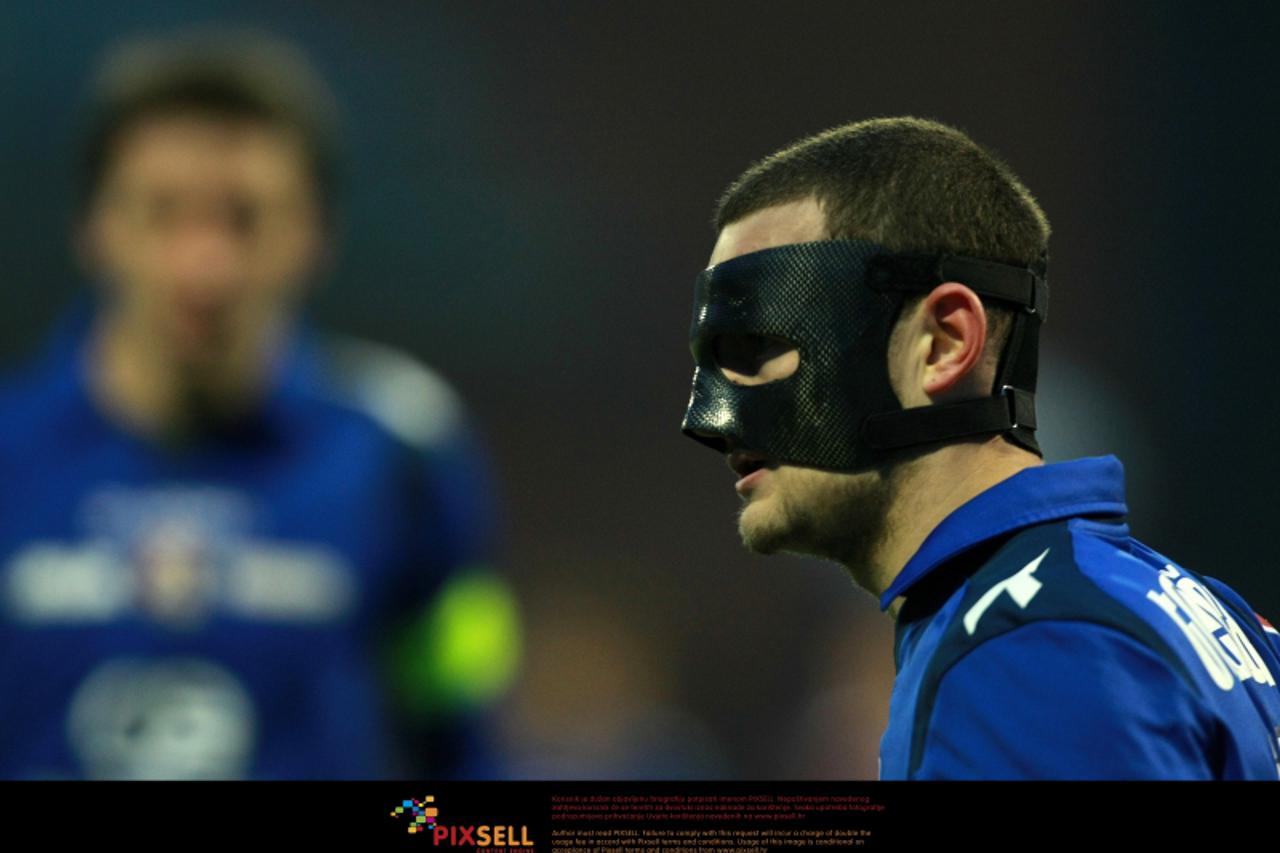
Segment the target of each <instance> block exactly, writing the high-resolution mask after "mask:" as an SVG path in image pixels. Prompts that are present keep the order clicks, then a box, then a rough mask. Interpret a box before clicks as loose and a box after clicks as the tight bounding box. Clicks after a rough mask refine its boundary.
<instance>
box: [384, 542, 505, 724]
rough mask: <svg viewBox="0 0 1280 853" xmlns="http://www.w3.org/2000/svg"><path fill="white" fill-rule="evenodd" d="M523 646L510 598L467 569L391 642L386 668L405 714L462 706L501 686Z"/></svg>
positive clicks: (485, 574) (482, 572) (479, 570)
mask: <svg viewBox="0 0 1280 853" xmlns="http://www.w3.org/2000/svg"><path fill="white" fill-rule="evenodd" d="M521 645H522V644H521V637H520V617H519V612H518V608H517V606H516V599H515V595H514V594H513V592H512V591H511V589H510V588H509V587H508V586H507V584H506V583H504V582H503V581H502V580H501V579H500V578H498V577H497V576H496V575H494V574H493V573H492V572H491V571H489V570H488V569H486V568H485V567H482V566H473V567H470V568H467V569H465V570H463V571H462V572H460V573H458V574H457V575H456V576H454V577H453V578H451V579H450V580H449V581H448V582H447V583H446V584H445V585H444V587H442V588H441V590H440V593H439V594H438V595H437V596H436V599H435V601H433V602H432V604H431V605H430V606H429V607H428V608H427V609H426V610H425V611H424V612H423V613H422V615H421V616H420V617H418V618H417V619H416V620H414V621H413V622H411V623H410V624H409V625H408V626H407V627H406V628H405V630H404V631H403V633H402V634H401V635H400V636H399V637H398V638H397V639H396V641H395V643H394V646H393V650H392V660H391V672H392V675H393V678H394V680H395V683H396V684H397V686H398V687H399V688H400V689H399V693H400V696H401V698H402V701H403V702H404V703H405V706H406V710H407V711H408V712H409V713H411V714H414V715H419V714H422V715H426V714H440V713H453V712H459V711H466V710H469V709H472V708H475V707H478V706H481V705H484V704H486V703H487V702H490V701H492V700H493V699H495V698H497V697H498V696H499V695H500V694H501V693H502V692H503V691H504V690H505V689H506V688H507V686H508V685H509V684H510V683H511V680H512V678H513V676H514V675H515V672H516V667H517V666H518V665H519V662H520V653H521Z"/></svg>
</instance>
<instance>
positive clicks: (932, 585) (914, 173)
mask: <svg viewBox="0 0 1280 853" xmlns="http://www.w3.org/2000/svg"><path fill="white" fill-rule="evenodd" d="M716 227H717V230H718V239H717V241H716V244H715V247H714V249H713V251H712V254H711V260H710V265H709V266H708V268H707V270H706V271H705V272H704V273H702V275H701V276H699V278H698V282H697V286H696V289H695V297H694V299H695V302H694V319H693V326H692V330H691V347H692V351H693V354H694V360H695V362H696V370H695V373H694V379H693V388H692V393H691V396H690V400H689V406H688V410H687V412H686V414H685V420H684V425H683V426H684V431H685V432H686V434H688V435H689V436H691V437H693V438H695V439H697V440H699V441H701V442H703V443H705V444H708V445H710V446H712V447H713V448H715V449H717V450H719V451H721V452H723V453H725V454H726V456H727V460H728V463H729V465H730V467H731V468H733V470H734V471H735V473H736V474H737V475H738V476H739V479H738V482H737V484H736V490H737V492H738V494H739V495H740V496H741V499H742V502H743V506H742V511H741V515H740V517H739V526H740V531H741V534H742V538H743V541H744V542H745V543H746V544H747V546H748V547H750V548H752V549H753V550H756V551H759V552H762V553H774V552H778V551H792V552H798V553H806V554H813V555H817V556H821V557H825V558H829V559H832V560H835V561H838V562H840V563H842V564H843V565H844V566H845V567H846V568H847V569H848V571H849V572H850V574H851V575H852V576H853V578H854V580H855V581H856V582H857V583H858V584H859V585H860V586H861V587H863V588H864V589H866V590H867V591H868V592H870V593H871V594H873V595H875V596H876V597H877V598H879V600H880V604H881V608H882V609H884V610H886V611H888V612H889V614H890V615H891V616H893V617H894V618H895V620H896V636H895V649H894V653H895V662H896V665H897V676H896V678H895V682H894V689H893V695H892V699H891V702H890V721H889V725H888V728H887V730H886V731H885V733H884V736H883V738H882V740H881V748H880V761H881V777H882V778H884V779H1050V778H1056V779H1139V778H1147V779H1273V780H1274V779H1277V778H1280V742H1278V737H1280V728H1278V726H1280V691H1278V690H1277V686H1276V678H1277V677H1278V676H1280V641H1278V640H1277V635H1276V633H1275V631H1274V629H1273V628H1271V626H1270V625H1269V624H1267V623H1266V622H1265V620H1262V619H1261V617H1258V616H1257V615H1256V614H1254V612H1253V611H1252V610H1251V609H1250V608H1249V606H1248V605H1247V604H1246V603H1245V602H1244V601H1243V600H1242V599H1241V598H1240V596H1239V595H1238V594H1237V593H1235V592H1234V591H1232V590H1231V589H1230V588H1228V587H1227V586H1226V585H1224V584H1222V583H1221V582H1219V581H1217V580H1215V579H1212V578H1207V577H1202V576H1199V575H1197V574H1195V573H1193V572H1191V571H1189V570H1187V569H1184V568H1182V567H1180V566H1178V565H1177V564H1175V563H1173V562H1172V561H1170V560H1168V559H1167V558H1165V557H1163V556H1161V555H1159V554H1157V553H1156V552H1154V551H1152V550H1151V549H1149V548H1147V547H1146V546H1145V545H1143V544H1142V543H1140V542H1138V541H1136V540H1134V539H1133V538H1132V537H1131V536H1130V535H1129V530H1128V527H1127V525H1126V523H1125V515H1126V513H1127V508H1126V506H1125V497H1124V488H1123V471H1122V468H1121V466H1120V463H1119V462H1118V461H1117V460H1116V459H1115V458H1114V457H1109V456H1108V457H1102V458H1096V459H1080V460H1075V461H1071V462H1064V463H1058V464H1052V465H1045V464H1044V463H1043V461H1042V459H1041V455H1040V449H1039V446H1038V445H1037V443H1036V439H1035V427H1036V420H1035V406H1034V399H1035V397H1034V395H1035V381H1036V359H1037V344H1038V334H1039V329H1040V325H1041V324H1042V323H1043V322H1044V319H1045V316H1046V310H1047V305H1048V285H1047V279H1046V274H1047V261H1046V259H1047V241H1048V236H1049V227H1048V223H1047V221H1046V219H1045V217H1044V214H1043V213H1042V212H1041V210H1040V209H1039V207H1038V206H1037V205H1036V203H1035V201H1034V199H1033V198H1032V197H1031V195H1030V193H1029V192H1028V191H1027V190H1026V188H1025V187H1024V186H1023V185H1022V184H1021V183H1020V182H1019V181H1018V179H1017V178H1016V177H1015V176H1014V175H1013V173H1012V172H1011V171H1010V170H1009V168H1008V167H1007V166H1006V165H1005V164H1003V163H1002V162H1000V161H999V160H998V159H996V158H995V157H994V156H993V155H991V154H990V153H989V152H987V151H986V150H985V149H983V148H981V147H980V146H978V145H976V144H975V143H974V142H973V141H972V140H970V139H969V138H968V137H966V136H965V135H964V134H962V133H960V132H959V131H957V130H955V129H954V128H950V127H947V126H945V125H941V124H938V123H934V122H928V121H922V120H919V119H913V118H892V119H876V120H871V121H865V122H859V123H855V124H851V125H847V126H843V127H839V128H836V129H833V130H830V131H827V132H825V133H822V134H819V135H817V136H814V137H811V138H809V139H806V140H803V141H802V142H799V143H797V144H795V145H793V146H791V147H789V148H786V149H784V150H782V151H779V152H777V153H776V154H773V155H772V156H770V157H768V158H766V159H764V160H763V161H761V162H760V163H758V164H756V165H755V166H753V167H752V168H750V169H749V170H747V171H746V172H745V173H744V174H743V175H742V176H741V177H740V178H739V179H738V180H737V181H736V182H735V183H734V184H733V185H732V186H731V187H730V188H729V189H728V191H727V192H726V193H725V195H724V197H723V198H722V199H721V202H720V205H719V208H718V210H717V215H716Z"/></svg>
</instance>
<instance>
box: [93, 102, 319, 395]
mask: <svg viewBox="0 0 1280 853" xmlns="http://www.w3.org/2000/svg"><path fill="white" fill-rule="evenodd" d="M319 213H320V212H319V209H318V203H317V200H316V198H315V196H314V188H313V184H312V179H311V176H310V173H309V172H308V171H307V168H306V160H305V157H304V150H303V148H302V145H301V142H300V141H299V140H298V139H296V138H295V137H294V136H293V135H292V134H291V132H289V131H287V130H284V129H281V128H276V127H272V126H270V125H267V124H263V123H255V122H253V121H250V120H240V119H234V118H221V117H217V116H209V115H203V114H199V113H194V112H193V113H172V114H168V113H166V114H161V115H157V116H154V117H149V118H144V119H142V120H140V121H139V122H138V123H137V124H135V125H134V126H132V127H130V128H129V129H127V130H125V131H124V135H123V136H122V137H121V138H120V139H119V140H118V144H117V146H116V148H115V149H114V152H113V156H112V159H111V162H110V163H109V165H108V166H107V170H106V173H105V174H104V176H103V181H102V185H101V187H100V188H99V191H98V194H97V196H96V197H95V198H94V200H93V202H92V203H91V205H90V208H89V210H88V211H87V215H86V218H85V223H84V226H85V228H84V235H83V237H84V244H85V245H84V248H85V250H86V258H87V261H88V263H89V264H90V266H91V267H92V268H93V272H94V274H95V275H97V276H98V277H99V278H100V279H102V281H103V283H104V284H105V285H106V287H107V288H108V291H109V302H110V305H111V308H112V310H113V311H114V312H116V314H117V315H118V319H119V320H120V321H122V322H121V326H122V327H123V328H125V329H127V330H128V331H129V333H131V334H135V335H139V336H142V338H143V339H144V340H145V341H146V342H147V345H148V346H150V347H154V348H157V349H158V350H159V351H160V353H161V354H162V355H164V356H165V357H167V358H169V359H171V360H172V363H174V364H175V366H177V367H179V368H185V369H189V370H196V371H201V370H214V371H216V370H217V369H218V367H219V366H220V365H223V364H226V363H229V362H235V361H236V360H243V359H244V358H245V357H246V355H247V354H251V353H255V352H258V351H261V349H262V347H263V344H264V342H265V341H266V340H268V339H269V337H270V335H271V334H272V332H273V331H274V330H276V329H277V328H278V327H279V325H280V323H281V322H282V321H283V319H284V317H285V316H286V315H287V313H288V311H289V309H290V308H291V306H292V304H293V302H294V300H295V298H296V296H297V294H298V291H299V289H300V286H301V284H302V282H303V281H304V280H305V279H306V278H307V276H308V275H309V273H310V272H311V270H312V267H313V265H314V263H315V260H316V255H317V252H318V247H319V241H320V221H319Z"/></svg>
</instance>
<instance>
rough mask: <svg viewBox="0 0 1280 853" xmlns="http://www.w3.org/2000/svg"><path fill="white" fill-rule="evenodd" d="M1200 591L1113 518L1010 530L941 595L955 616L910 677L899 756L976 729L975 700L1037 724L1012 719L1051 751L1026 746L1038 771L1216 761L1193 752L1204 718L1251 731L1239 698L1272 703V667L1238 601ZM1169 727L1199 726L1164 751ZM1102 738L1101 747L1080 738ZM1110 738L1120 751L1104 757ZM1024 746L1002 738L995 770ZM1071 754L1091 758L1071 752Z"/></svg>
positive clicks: (1129, 770) (1134, 771) (1177, 771)
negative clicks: (1056, 756) (918, 681)
mask: <svg viewBox="0 0 1280 853" xmlns="http://www.w3.org/2000/svg"><path fill="white" fill-rule="evenodd" d="M1210 588H1211V584H1210V583H1209V582H1208V581H1205V580H1204V579H1202V578H1200V577H1199V576H1198V575H1194V574H1193V573H1191V572H1189V571H1187V570H1185V569H1181V568H1180V567H1177V566H1175V565H1174V564H1173V563H1172V562H1170V561H1168V560H1166V559H1164V558H1163V557H1161V556H1160V555H1158V554H1156V553H1155V552H1154V551H1151V550H1150V549H1148V548H1146V547H1145V546H1143V545H1142V544H1141V543H1138V542H1137V541H1136V540H1134V539H1132V538H1131V537H1130V536H1129V532H1128V528H1127V527H1126V526H1125V525H1124V524H1123V523H1122V522H1121V521H1120V520H1118V519H1116V520H1091V519H1083V518H1077V519H1070V520H1065V521H1061V522H1055V523H1051V524H1046V525H1040V526H1037V527H1033V528H1028V529H1027V530H1024V531H1022V532H1020V533H1019V534H1017V535H1015V536H1013V537H1011V538H1010V539H1009V540H1008V541H1007V542H1005V543H1004V545H1003V546H1002V547H1001V548H1000V549H999V550H998V551H996V552H995V553H994V554H993V556H991V557H990V559H988V560H987V561H986V562H985V563H983V564H982V565H981V566H980V567H979V568H978V570H977V571H976V572H974V573H973V574H972V575H971V576H970V577H969V578H968V580H967V581H966V582H965V583H964V584H963V585H962V586H961V587H960V588H959V589H958V590H957V592H956V593H955V596H956V597H957V599H958V601H957V606H956V607H955V608H954V609H953V610H952V611H951V612H952V613H953V614H954V616H953V617H952V618H951V619H950V621H949V622H948V623H947V624H946V625H945V626H943V628H942V631H941V634H940V637H939V641H938V643H937V645H936V647H935V649H934V654H933V655H932V656H931V658H930V660H929V663H928V666H927V670H926V674H925V676H924V678H923V680H922V687H921V691H920V694H919V705H918V706H917V713H916V717H915V726H916V729H917V731H916V732H915V733H914V736H913V740H912V744H913V754H912V759H913V766H914V767H917V768H919V767H920V765H921V763H922V762H923V760H924V750H925V741H926V736H928V737H930V738H932V739H933V741H934V742H935V743H936V741H937V739H938V737H939V733H940V732H942V731H944V730H945V729H946V727H948V726H954V725H956V724H961V725H962V726H965V727H968V728H971V729H972V728H978V727H980V726H979V722H978V717H974V718H973V719H969V720H968V721H967V722H966V721H965V720H964V718H965V717H966V715H972V714H973V712H974V709H975V708H979V707H981V697H982V696H986V697H988V701H990V700H994V701H995V702H997V703H998V704H997V706H996V707H998V708H1000V712H999V713H996V712H995V711H992V710H987V711H984V712H983V713H984V714H986V715H988V716H989V717H991V718H992V719H1005V718H1006V717H1007V716H1009V714H1008V713H1007V712H1009V711H1012V710H1015V709H1020V710H1022V711H1025V712H1026V713H1029V714H1032V715H1033V716H1034V717H1035V719H1036V720H1038V721H1040V723H1041V724H1042V725H1046V726H1047V728H1044V729H1043V730H1038V729H1037V728H1036V726H1034V725H1032V724H1031V723H1030V722H1028V721H1023V723H1022V724H1021V730H1022V731H1023V732H1024V733H1030V732H1035V731H1040V734H1039V738H1040V740H1041V742H1043V743H1044V744H1046V745H1048V744H1052V743H1057V744H1058V745H1059V746H1060V747H1061V749H1060V750H1059V751H1060V752H1061V756H1060V758H1061V761H1060V762H1058V763H1053V762H1051V761H1049V760H1048V758H1047V755H1041V757H1040V760H1042V761H1043V762H1045V763H1042V764H1040V765H1038V767H1039V769H1040V770H1041V771H1042V772H1043V773H1044V774H1045V775H1050V776H1054V777H1057V778H1201V777H1202V776H1204V774H1205V773H1207V772H1217V771H1216V769H1210V768H1211V766H1212V768H1216V767H1217V765H1214V764H1213V759H1212V756H1209V757H1208V758H1206V752H1205V750H1206V747H1205V744H1207V743H1209V742H1210V741H1212V740H1213V737H1211V735H1210V730H1211V729H1213V728H1214V727H1215V726H1219V727H1221V726H1229V727H1234V728H1239V729H1240V730H1241V731H1244V730H1246V729H1247V730H1250V731H1252V729H1254V728H1256V726H1255V725H1254V723H1253V722H1250V720H1253V718H1254V717H1256V716H1257V714H1258V713H1260V712H1258V711H1256V710H1252V709H1255V706H1256V704H1257V702H1258V701H1263V702H1265V703H1267V704H1268V705H1271V704H1275V700H1277V696H1273V695H1271V694H1274V693H1275V681H1274V678H1273V676H1272V672H1274V671H1280V668H1278V667H1277V665H1276V664H1275V663H1274V661H1269V660H1267V659H1266V658H1265V657H1264V656H1263V655H1262V654H1260V653H1259V652H1258V651H1257V649H1258V647H1259V645H1260V644H1262V643H1264V642H1265V641H1263V640H1262V639H1261V638H1260V634H1261V627H1260V625H1259V623H1258V622H1257V621H1256V620H1255V619H1254V618H1253V614H1252V611H1245V610H1242V609H1237V608H1236V607H1234V606H1233V605H1232V604H1224V603H1223V601H1222V600H1221V599H1220V598H1218V597H1216V596H1215V595H1212V594H1210ZM1246 613H1247V615H1246ZM1255 629H1256V630H1255ZM1268 651H1269V649H1268ZM1241 685H1244V686H1243V687H1241ZM1237 687H1239V688H1240V689H1235V690H1234V691H1233V688H1237ZM1268 691H1269V692H1268ZM1251 696H1252V698H1250V697H1251ZM979 716H980V715H979ZM1013 716H1015V717H1016V714H1015V715H1013ZM1267 716H1268V717H1269V713H1268V714H1267ZM1174 731H1177V732H1180V733H1181V735H1179V736H1178V737H1181V736H1183V735H1187V734H1188V733H1198V734H1196V736H1195V737H1194V738H1192V740H1191V741H1189V742H1187V743H1182V744H1179V745H1178V748H1176V749H1174V748H1173V745H1174V744H1175V743H1176V742H1177V738H1176V737H1173V736H1172V735H1170V734H1169V733H1170V732H1174ZM1161 732H1163V733H1164V734H1160V733H1161ZM1104 735H1105V738H1104ZM1072 737H1077V738H1080V737H1082V738H1084V740H1083V741H1082V742H1080V743H1074V744H1073V743H1072V742H1071V738H1072ZM1104 739H1105V740H1109V741H1111V742H1112V743H1113V744H1114V749H1113V750H1112V752H1110V753H1108V752H1106V751H1099V750H1097V749H1094V750H1092V751H1089V750H1087V749H1085V747H1086V746H1087V744H1088V743H1093V742H1095V741H1097V742H1102V741H1103V740H1104ZM996 740H997V739H991V740H989V741H987V742H996ZM1121 744H1127V745H1128V747H1129V749H1130V752H1131V754H1130V755H1128V756H1127V758H1126V759H1125V761H1123V762H1120V763H1113V761H1112V759H1114V758H1115V757H1116V755H1118V754H1119V752H1120V751H1121ZM1197 744H1198V746H1197ZM1026 745H1027V746H1028V748H1030V745H1029V743H1028V744H1026ZM974 748H975V749H978V752H981V751H982V750H981V749H980V748H978V747H974ZM1046 748H1047V746H1046ZM1031 751H1032V752H1034V750H1033V749H1032V750H1031ZM1049 751H1050V752H1052V751H1053V750H1049ZM944 752H945V750H944ZM1026 752H1027V750H1022V751H1019V750H1018V749H1017V748H1016V744H1015V743H1006V744H1005V745H1004V750H1003V752H1000V753H999V755H1000V756H1001V758H1000V759H999V760H995V759H993V760H994V761H995V765H994V766H997V767H1000V766H1002V765H1000V760H1004V759H1006V758H1008V756H1017V755H1023V757H1024V759H1025V754H1024V753H1026ZM1080 756H1090V761H1091V762H1092V763H1091V764H1083V763H1073V761H1074V760H1075V759H1074V758H1073V757H1080ZM1206 761H1208V762H1209V764H1208V765H1206V764H1205V762H1206ZM1220 763H1221V762H1219V764H1220ZM1003 769H1004V771H1006V772H1008V773H1009V774H1010V775H1014V776H1016V775H1018V774H1017V772H1016V771H1015V770H1014V769H1013V768H1010V767H1008V766H1004V767H1003ZM1024 769H1025V768H1024ZM1124 774H1128V775H1127V776H1126V775H1124Z"/></svg>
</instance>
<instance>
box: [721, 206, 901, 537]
mask: <svg viewBox="0 0 1280 853" xmlns="http://www.w3.org/2000/svg"><path fill="white" fill-rule="evenodd" d="M828 236H829V235H828V233H827V227H826V217H825V214H824V213H823V212H822V208H821V207H820V205H819V204H818V202H817V200H816V199H812V198H809V199H805V200H802V201H796V202H789V203H786V204H780V205H777V206H774V207H769V208H765V209H763V210H760V211H757V212H756V213H754V214H751V215H749V216H746V217H744V218H743V219H741V220H739V221H737V222H734V223H732V224H730V225H728V226H726V227H725V228H724V230H723V231H721V232H720V237H719V239H718V240H717V241H716V245H715V248H714V250H713V251H712V254H711V260H710V264H711V265H714V264H718V263H721V262H723V261H727V260H729V259H731V258H735V257H737V256H739V255H744V254H747V253H749V252H757V251H761V250H763V249H772V248H775V247H778V246H785V245H788V244H792V243H805V242H810V241H814V240H825V239H828ZM714 352H715V359H716V363H717V366H718V367H719V368H720V371H721V372H722V373H723V374H724V376H725V377H726V378H727V379H729V380H730V381H731V382H735V383H738V384H741V385H759V384H763V383H767V382H776V381H778V380H780V379H785V378H786V377H788V376H790V375H791V374H792V373H794V372H795V370H796V368H797V367H798V366H799V364H800V355H799V353H798V352H797V350H796V349H795V347H794V346H792V345H791V344H789V343H787V342H785V341H779V340H774V339H769V338H762V337H756V336H751V335H739V336H722V337H721V338H720V339H718V340H717V341H716V344H715V350H714ZM728 462H729V466H730V467H731V468H732V469H733V470H734V472H735V473H736V474H737V475H738V476H739V479H738V481H737V483H736V484H735V490H736V491H737V493H738V495H739V497H740V498H741V500H742V511H741V514H740V515H739V517H738V527H739V531H740V533H741V534H742V539H743V542H744V543H745V544H746V545H747V546H748V547H749V548H751V549H752V550H755V551H758V552H761V553H773V552H775V551H780V550H787V551H796V552H801V553H809V554H817V555H819V556H824V557H832V558H834V559H841V560H843V559H857V558H858V555H860V554H863V553H866V550H867V549H868V548H869V547H870V546H871V545H872V544H873V542H874V540H876V539H877V538H878V537H880V536H882V535H883V533H884V531H883V528H884V521H885V514H886V511H887V506H888V502H889V497H890V495H889V487H888V483H887V481H886V479H885V477H884V476H883V475H882V474H881V473H880V472H878V471H872V472H866V473H858V474H848V473H840V472H833V471H824V470H819V469H816V468H806V467H801V466H795V465H784V464H779V463H778V462H776V461H774V460H771V459H769V458H768V457H767V456H766V455H764V454H763V453H761V452H759V451H758V450H757V449H755V448H750V447H739V446H733V445H731V446H730V447H729V454H728Z"/></svg>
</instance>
